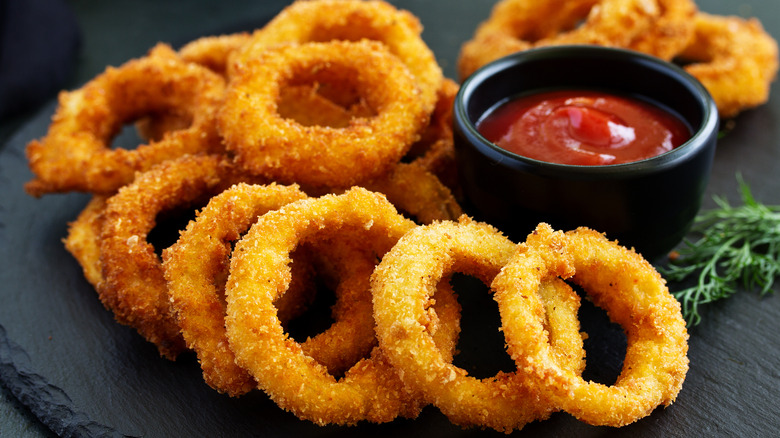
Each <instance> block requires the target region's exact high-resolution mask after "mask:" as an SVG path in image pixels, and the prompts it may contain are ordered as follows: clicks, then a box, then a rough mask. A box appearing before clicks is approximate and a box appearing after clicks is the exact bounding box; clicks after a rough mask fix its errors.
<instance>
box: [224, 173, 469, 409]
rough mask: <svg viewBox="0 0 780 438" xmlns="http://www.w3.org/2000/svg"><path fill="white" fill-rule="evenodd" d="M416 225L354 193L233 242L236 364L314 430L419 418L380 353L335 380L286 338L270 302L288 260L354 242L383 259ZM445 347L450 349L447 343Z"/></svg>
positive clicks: (291, 210)
mask: <svg viewBox="0 0 780 438" xmlns="http://www.w3.org/2000/svg"><path fill="white" fill-rule="evenodd" d="M414 226H415V225H414V223H413V222H411V221H409V220H408V219H404V218H403V217H402V216H401V215H399V214H398V213H397V212H396V211H395V209H394V208H393V206H392V205H391V204H390V203H389V202H387V200H386V199H384V197H382V196H381V195H379V194H375V193H372V192H369V191H367V190H365V189H363V188H359V187H356V188H353V189H350V190H349V191H347V192H345V193H344V194H341V195H325V196H322V197H320V198H311V199H306V200H302V201H298V202H295V203H292V204H288V205H286V206H284V207H282V208H281V209H280V210H277V211H272V212H269V213H267V214H265V215H264V216H262V217H261V218H260V219H259V220H258V222H257V223H255V225H253V226H252V228H251V229H250V230H249V232H248V233H247V235H246V236H245V237H244V238H243V239H242V240H241V241H239V242H238V243H237V244H236V248H235V251H234V255H233V258H232V260H231V265H230V277H229V279H228V284H227V288H226V295H227V310H228V317H227V320H226V326H227V333H228V339H229V340H230V345H231V347H232V348H233V350H234V352H235V354H236V361H237V363H238V364H239V365H241V366H243V367H245V368H246V369H248V370H249V371H250V372H251V373H252V375H253V376H254V377H255V379H256V380H257V381H258V384H259V387H260V388H261V389H263V390H264V391H265V392H266V393H267V394H268V395H269V396H270V397H271V398H272V399H273V400H274V401H275V402H276V403H277V404H278V405H279V406H280V407H282V408H283V409H286V410H289V411H291V412H293V413H294V414H295V415H297V416H298V417H299V418H303V419H308V420H310V421H313V422H315V423H317V424H328V423H335V424H354V423H356V422H358V421H361V420H368V421H373V422H385V421H390V420H392V419H393V418H395V417H397V416H399V415H403V416H410V417H411V416H416V415H417V413H418V412H419V409H420V408H421V404H420V403H419V401H418V397H416V395H415V394H412V393H410V392H409V391H408V390H407V389H406V388H405V387H404V385H403V384H402V383H401V381H400V380H399V379H398V377H397V375H396V373H395V370H394V369H393V368H392V367H390V366H389V364H387V363H386V361H385V359H384V357H383V354H382V352H381V351H380V350H377V349H375V350H374V352H373V353H372V355H371V356H370V357H369V358H367V359H363V360H361V361H359V362H358V363H357V364H355V365H354V366H353V367H352V368H351V369H349V370H348V371H347V372H346V374H345V375H344V377H343V378H341V379H340V380H336V378H334V377H333V376H332V375H331V374H329V373H328V372H327V370H326V369H325V367H323V366H322V365H320V364H319V363H317V362H316V361H315V360H314V359H313V358H311V357H309V356H308V355H306V354H305V353H304V352H303V351H302V348H301V345H300V344H299V343H297V342H294V341H293V340H291V339H289V338H288V336H287V335H286V334H285V333H284V330H283V329H282V327H281V325H280V323H279V320H278V318H277V317H276V311H275V309H274V307H273V305H272V304H271V303H272V302H273V300H274V299H276V297H278V296H279V295H280V294H283V293H284V291H285V289H286V285H287V283H288V282H289V269H288V268H287V264H288V262H289V256H288V254H289V252H290V251H292V250H293V249H294V248H295V247H296V246H297V245H299V244H300V243H302V242H308V241H312V240H315V239H317V240H319V239H323V238H324V239H344V238H346V239H360V240H358V241H357V242H361V244H363V245H366V246H367V247H368V248H370V250H371V251H372V252H373V253H374V256H373V257H377V256H379V257H381V256H382V255H383V254H384V253H385V252H386V251H387V250H388V249H390V248H391V247H392V246H393V245H394V244H395V242H396V241H397V240H398V239H399V238H400V237H401V236H402V235H404V234H405V233H406V232H407V231H408V230H410V229H412V228H413V227H414ZM432 312H433V314H434V315H438V316H439V318H438V319H435V320H433V321H431V325H432V328H435V326H436V324H438V323H441V324H445V325H446V324H457V319H458V318H457V317H455V318H450V317H447V318H443V317H441V316H442V315H441V314H440V313H436V311H432ZM451 319H452V320H451ZM450 320H451V321H450ZM448 321H449V322H448ZM436 331H437V333H438V332H442V333H450V334H451V333H456V331H453V330H449V329H447V330H436ZM445 344H450V345H452V346H454V342H452V340H451V339H450V340H449V342H445Z"/></svg>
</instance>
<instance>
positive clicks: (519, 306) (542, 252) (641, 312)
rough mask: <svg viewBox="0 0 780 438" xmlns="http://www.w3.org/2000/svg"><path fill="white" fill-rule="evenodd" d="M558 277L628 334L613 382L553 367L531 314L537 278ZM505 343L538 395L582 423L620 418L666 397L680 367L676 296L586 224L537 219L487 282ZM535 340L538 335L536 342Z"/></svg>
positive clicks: (684, 345)
mask: <svg viewBox="0 0 780 438" xmlns="http://www.w3.org/2000/svg"><path fill="white" fill-rule="evenodd" d="M550 278H563V279H568V280H571V281H573V282H574V283H575V284H577V285H579V286H581V287H582V288H583V289H584V290H585V292H586V294H587V296H588V298H589V299H590V300H592V301H593V302H594V304H596V305H597V306H599V307H601V308H603V309H604V310H606V312H607V314H608V316H609V318H610V319H611V320H612V321H613V322H615V323H617V324H620V326H621V327H623V329H624V330H625V333H626V336H627V338H628V346H627V349H626V356H625V359H624V362H623V368H622V371H621V373H620V375H619V376H618V378H617V381H616V382H615V383H614V385H611V386H608V385H604V384H600V383H596V382H586V381H584V380H583V379H582V377H581V376H580V375H578V374H577V373H575V372H572V371H571V370H567V369H565V368H564V367H561V366H560V365H559V363H558V362H557V361H556V360H555V359H556V358H555V355H554V354H553V353H552V352H551V349H552V348H551V346H550V344H549V343H548V342H546V341H545V339H547V338H548V336H547V335H546V334H545V330H544V327H543V325H542V324H540V323H539V321H538V319H539V318H538V311H540V310H541V308H542V304H541V302H540V300H539V296H538V295H537V293H536V292H535V291H536V290H537V289H538V287H539V284H540V282H542V281H545V280H548V279H550ZM492 287H493V290H495V295H496V301H498V304H499V310H500V312H501V319H502V322H503V328H502V330H503V332H504V335H505V337H506V341H507V349H508V351H509V353H510V354H511V355H512V357H513V358H514V360H515V362H516V363H517V366H518V368H522V369H524V370H526V372H527V373H530V374H531V376H532V379H533V380H535V381H536V385H535V388H536V389H537V390H539V391H540V393H541V398H542V399H543V400H545V401H546V402H547V403H550V404H552V405H553V406H558V407H560V408H561V409H562V410H564V411H566V412H568V413H570V414H572V415H573V416H574V417H576V418H577V419H579V420H581V421H584V422H586V423H588V424H592V425H599V426H615V427H619V426H625V425H627V424H630V423H633V422H635V421H637V420H639V419H640V418H644V417H646V416H647V415H649V414H650V413H651V412H652V411H653V410H654V409H655V408H657V407H658V406H660V405H669V404H671V403H672V402H673V401H674V400H675V398H676V397H677V394H678V393H679V391H680V389H681V388H682V384H683V381H684V380H685V375H686V373H687V371H688V356H687V353H688V332H687V329H686V326H685V320H684V319H683V318H682V313H681V311H680V303H679V302H678V301H677V300H676V299H675V298H674V297H673V296H672V295H671V294H670V293H669V290H668V289H667V288H666V284H665V282H664V280H663V278H661V276H660V275H659V274H658V272H657V271H656V270H655V268H653V266H652V265H650V263H648V262H647V261H646V260H645V259H643V258H642V257H641V256H640V255H639V254H637V253H636V252H634V251H633V250H630V249H627V248H625V247H621V246H619V245H618V244H617V243H615V242H613V241H609V240H608V239H607V238H606V237H604V235H602V234H600V233H598V232H595V231H593V230H590V229H587V228H578V229H576V230H573V231H570V232H567V233H563V232H561V231H553V230H552V228H550V226H549V225H547V224H540V225H539V226H538V227H537V228H536V230H534V232H533V233H531V234H530V235H529V236H528V239H527V240H526V242H524V243H522V244H520V245H519V246H518V249H517V251H516V253H515V255H514V256H513V257H512V259H511V260H510V261H509V262H508V263H507V264H506V266H504V268H503V269H502V270H501V273H500V274H499V275H498V276H496V278H495V279H494V280H493V284H492ZM540 340H542V342H540Z"/></svg>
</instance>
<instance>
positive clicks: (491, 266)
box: [372, 218, 584, 432]
mask: <svg viewBox="0 0 780 438" xmlns="http://www.w3.org/2000/svg"><path fill="white" fill-rule="evenodd" d="M515 248H516V245H515V244H513V243H512V242H510V241H509V240H508V239H507V238H506V237H504V236H503V235H502V234H500V233H499V232H498V231H497V230H495V229H494V228H492V227H490V226H488V225H486V224H481V223H476V222H471V221H469V220H467V219H466V218H463V219H462V220H461V221H460V222H457V223H455V222H437V223H434V224H431V225H426V226H420V227H418V228H416V229H414V230H412V231H410V232H409V233H407V234H406V235H405V236H404V237H403V238H402V239H401V240H400V241H399V242H398V243H397V244H396V245H395V246H394V247H393V249H392V250H391V251H390V252H389V253H388V254H386V255H385V257H383V259H382V262H381V263H380V264H379V266H377V268H376V270H375V271H374V276H373V280H372V291H373V293H374V318H375V319H376V324H377V327H376V331H377V336H378V337H379V345H380V347H381V348H382V350H383V351H384V352H385V354H386V355H387V357H388V359H389V360H390V363H392V364H393V366H395V367H396V368H397V369H398V370H399V374H400V375H401V377H402V380H403V381H404V383H406V384H407V385H408V386H409V387H411V388H412V389H414V390H416V391H419V392H420V393H422V394H423V397H424V398H425V399H426V400H427V401H429V402H431V403H433V404H434V405H435V406H437V407H438V408H439V409H440V410H441V411H442V412H443V413H444V414H445V415H446V416H447V417H448V418H449V419H450V421H452V422H453V423H455V424H458V425H461V426H464V427H465V426H479V427H490V428H493V429H496V430H499V431H505V432H509V431H511V430H514V429H518V428H522V427H523V426H524V425H525V424H526V423H528V422H530V421H534V420H537V419H543V418H546V417H547V416H549V414H550V413H551V412H552V411H554V410H555V409H554V405H551V404H549V403H544V402H542V401H541V400H540V398H539V394H538V393H537V390H536V389H535V388H534V387H533V385H530V384H529V379H528V377H527V376H525V374H524V373H523V371H521V370H519V371H516V372H513V373H504V372H501V373H498V374H497V375H496V376H494V377H492V378H486V379H476V378H474V377H470V376H468V375H467V372H466V371H465V370H463V369H461V368H459V367H457V366H455V365H453V364H452V363H451V360H448V358H447V357H446V356H444V355H443V354H442V353H441V352H440V351H439V350H438V349H437V348H436V346H435V343H434V342H433V340H432V339H431V337H430V335H429V334H428V333H426V330H425V327H424V326H423V325H422V324H421V323H420V321H422V320H424V315H425V307H424V304H425V303H426V302H428V300H430V299H432V298H433V299H435V293H437V289H436V288H437V285H438V284H439V282H440V281H441V279H442V278H443V277H445V276H448V275H449V274H450V273H453V272H463V273H467V274H470V275H474V276H475V277H477V278H479V279H480V280H482V281H483V282H485V283H486V284H490V282H491V281H492V279H493V277H494V276H495V275H496V274H497V273H498V272H499V271H500V269H501V268H502V267H503V266H504V264H505V263H506V262H507V261H508V260H509V259H510V257H511V256H512V254H513V253H514V251H515ZM548 287H549V288H552V289H547V288H548ZM545 289H546V294H545V295H546V296H547V297H549V298H550V299H551V300H554V303H555V304H556V305H555V306H551V308H553V307H555V308H557V309H558V311H557V312H555V315H556V316H555V317H554V318H552V319H551V321H555V322H557V323H558V324H560V325H558V324H556V325H550V326H549V328H550V331H551V333H552V336H553V338H554V339H555V341H554V342H557V343H556V345H557V347H559V348H560V351H561V354H560V356H559V358H560V359H561V361H562V362H561V366H562V367H563V368H566V369H571V370H572V371H573V372H575V373H579V372H581V371H582V357H583V354H584V353H583V350H582V338H581V336H580V332H579V321H578V320H577V309H578V308H579V299H578V297H577V296H576V294H575V293H574V291H573V290H571V288H569V287H568V286H567V285H565V284H562V283H558V284H548V285H545ZM539 316H540V318H544V314H543V313H541V312H540V314H539Z"/></svg>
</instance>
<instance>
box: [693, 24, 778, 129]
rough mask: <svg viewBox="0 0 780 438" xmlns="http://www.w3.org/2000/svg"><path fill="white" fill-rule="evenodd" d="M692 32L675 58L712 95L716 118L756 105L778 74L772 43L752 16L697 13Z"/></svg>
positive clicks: (731, 115)
mask: <svg viewBox="0 0 780 438" xmlns="http://www.w3.org/2000/svg"><path fill="white" fill-rule="evenodd" d="M694 23H695V32H694V36H693V39H692V40H691V42H690V44H689V45H688V46H687V47H686V48H685V50H683V51H682V52H681V53H680V54H679V55H678V58H679V59H680V60H682V61H683V62H685V63H686V65H685V66H684V68H685V70H686V71H687V72H688V73H690V74H691V75H693V76H694V77H695V78H696V79H698V80H699V81H701V83H702V84H704V86H705V87H706V88H707V90H708V91H709V92H710V94H712V98H713V99H715V103H716V105H717V106H718V112H719V113H720V115H721V117H733V116H735V115H736V114H738V113H739V112H740V111H742V110H745V109H748V108H752V107H755V106H758V105H761V104H763V103H765V102H766V101H767V99H769V88H770V84H771V83H772V81H773V80H774V79H775V76H776V75H777V68H778V60H777V57H778V49H777V41H775V39H774V38H772V37H771V36H770V35H769V34H767V33H766V31H765V30H764V28H763V27H762V26H761V23H760V22H759V21H758V20H757V19H755V18H752V19H743V18H740V17H722V16H717V15H710V14H705V13H703V12H700V13H698V14H696V17H695V19H694Z"/></svg>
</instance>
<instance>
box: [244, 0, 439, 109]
mask: <svg viewBox="0 0 780 438" xmlns="http://www.w3.org/2000/svg"><path fill="white" fill-rule="evenodd" d="M421 32H422V26H421V25H420V21H419V20H418V19H417V17H415V16H414V15H412V14H411V13H409V12H408V11H404V10H399V9H397V8H395V7H394V6H392V5H390V4H389V3H387V2H384V1H373V0H370V1H362V0H318V1H296V2H294V3H293V4H292V5H290V6H288V7H287V8H285V9H284V10H282V11H281V12H280V13H279V14H277V15H276V16H275V17H274V19H272V20H271V21H270V22H269V23H268V24H267V25H265V26H264V27H263V28H261V29H259V30H257V31H255V32H254V33H253V34H252V37H251V39H250V41H249V42H248V43H246V44H245V45H244V46H243V47H242V48H241V49H240V50H239V51H237V52H236V55H235V56H233V57H232V58H231V68H233V69H236V68H237V69H240V68H241V67H240V66H241V65H244V64H246V63H248V62H249V60H250V59H252V58H255V57H257V56H258V55H259V54H260V53H262V52H263V51H264V50H266V49H267V48H269V47H271V46H276V45H279V44H282V43H299V44H300V43H309V42H325V41H331V40H346V41H359V40H363V39H370V40H375V41H379V42H381V43H382V44H383V45H385V46H387V48H388V49H389V51H390V53H392V54H394V55H396V56H397V57H398V58H400V59H401V61H402V62H403V63H404V64H405V65H406V66H407V67H408V68H409V70H410V71H411V72H412V74H413V75H414V77H415V78H416V79H417V82H418V83H419V87H420V93H421V99H422V101H423V105H424V108H425V111H426V112H430V111H431V110H432V109H433V105H434V102H435V101H436V91H437V90H438V89H439V87H440V85H441V81H442V80H443V75H442V71H441V68H440V67H439V65H438V63H437V62H436V57H435V56H434V54H433V52H432V51H431V50H430V48H429V47H428V46H427V45H426V44H425V42H424V41H423V40H422V38H421V37H420V34H421Z"/></svg>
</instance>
